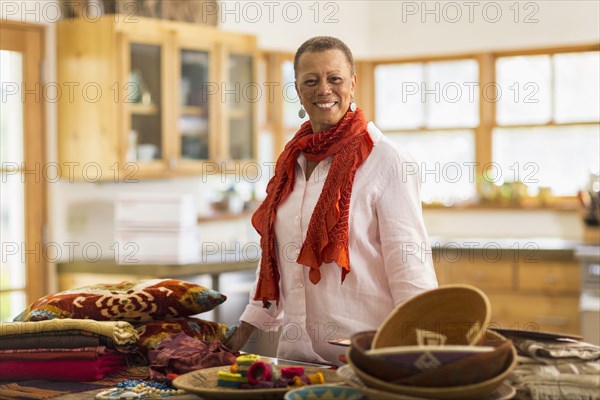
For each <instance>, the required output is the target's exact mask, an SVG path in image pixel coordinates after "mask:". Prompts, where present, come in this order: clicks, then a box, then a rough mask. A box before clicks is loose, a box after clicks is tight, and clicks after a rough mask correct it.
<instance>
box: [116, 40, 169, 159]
mask: <svg viewBox="0 0 600 400" xmlns="http://www.w3.org/2000/svg"><path fill="white" fill-rule="evenodd" d="M129 53H130V54H129V55H130V65H131V68H130V71H129V76H128V82H127V85H126V89H127V91H126V99H125V101H126V102H127V103H129V109H130V111H131V125H130V126H131V130H130V131H129V137H128V139H129V143H128V151H127V156H126V158H127V161H140V162H149V161H153V160H159V159H162V158H163V157H164V143H163V135H162V122H163V121H162V119H163V115H162V108H161V99H162V88H161V82H162V80H161V75H162V71H161V59H162V56H163V55H162V47H161V46H160V45H155V44H140V43H131V44H130V46H129Z"/></svg>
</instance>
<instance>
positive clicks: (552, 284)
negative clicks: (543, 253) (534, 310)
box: [517, 261, 581, 293]
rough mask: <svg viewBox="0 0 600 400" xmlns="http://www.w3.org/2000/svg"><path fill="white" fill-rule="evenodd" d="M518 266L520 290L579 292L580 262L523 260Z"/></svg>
mask: <svg viewBox="0 0 600 400" xmlns="http://www.w3.org/2000/svg"><path fill="white" fill-rule="evenodd" d="M517 268H518V274H517V276H518V288H519V290H527V291H529V290H530V291H536V292H547V293H561V292H563V293H579V288H580V286H581V284H580V281H581V277H580V271H579V264H577V263H575V262H568V261H540V262H538V263H524V262H521V263H519V264H518V266H517Z"/></svg>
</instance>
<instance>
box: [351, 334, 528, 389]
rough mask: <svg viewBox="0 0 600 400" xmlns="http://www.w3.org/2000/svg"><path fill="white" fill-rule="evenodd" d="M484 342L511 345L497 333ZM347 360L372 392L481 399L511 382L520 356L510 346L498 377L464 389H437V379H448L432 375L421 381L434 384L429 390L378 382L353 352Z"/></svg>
mask: <svg viewBox="0 0 600 400" xmlns="http://www.w3.org/2000/svg"><path fill="white" fill-rule="evenodd" d="M483 341H484V343H485V344H486V345H496V346H497V347H501V346H506V345H507V344H510V341H507V340H506V338H504V337H502V336H501V335H499V334H497V333H495V332H493V331H487V332H486V334H485V338H484V339H483ZM347 360H348V365H350V366H351V367H352V369H353V370H354V372H355V373H356V375H357V376H358V377H359V378H360V379H361V380H362V381H363V382H364V384H365V385H366V386H368V387H370V388H374V389H378V390H382V391H384V392H388V393H396V394H400V395H405V396H415V397H423V398H428V399H481V398H485V397H486V396H488V395H489V394H491V393H492V392H494V391H495V390H496V389H497V388H498V387H499V386H500V385H501V384H502V382H503V381H504V380H505V379H506V378H508V376H509V375H510V373H511V372H512V370H513V369H514V368H515V367H516V366H517V352H516V350H515V348H514V346H512V345H510V347H509V351H508V354H507V357H506V360H505V362H504V364H503V365H502V367H501V368H500V370H499V372H498V373H497V374H495V375H494V376H492V377H490V378H488V379H485V380H483V381H480V382H477V383H473V384H468V385H460V386H436V383H437V382H436V381H435V380H436V378H441V379H445V378H446V377H445V376H438V377H436V375H435V373H433V374H430V375H429V376H421V377H420V378H423V377H426V378H428V379H429V380H430V385H429V386H414V385H409V384H398V383H392V382H389V381H385V380H382V379H379V378H376V377H374V376H372V375H370V374H368V373H366V372H365V371H363V370H362V369H360V368H359V367H358V366H357V365H356V364H355V363H354V360H353V358H352V356H351V353H350V349H349V350H348V352H347ZM470 368H471V369H477V368H478V365H477V364H475V365H472V366H471V367H470ZM442 370H443V368H442V369H440V370H439V372H440V375H447V374H446V373H443V372H441V371H442ZM446 372H447V371H446ZM461 373H462V371H457V376H459V375H460V374H461ZM415 377H417V375H413V376H411V377H409V378H408V379H409V380H410V379H413V378H415ZM421 383H423V382H421Z"/></svg>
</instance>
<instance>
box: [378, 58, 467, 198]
mask: <svg viewBox="0 0 600 400" xmlns="http://www.w3.org/2000/svg"><path fill="white" fill-rule="evenodd" d="M478 84H479V66H478V63H477V61H476V60H472V59H464V60H454V61H435V62H425V63H399V64H380V65H377V66H376V67H375V120H376V124H377V126H378V127H379V128H380V129H382V130H383V131H384V132H385V133H386V134H387V135H388V136H389V137H390V138H391V139H392V140H393V141H394V142H396V143H397V145H398V147H399V148H401V149H405V150H406V151H407V152H408V153H409V154H410V155H412V157H413V158H415V160H416V162H417V163H418V165H419V167H420V169H421V178H422V182H423V185H422V193H421V195H422V199H423V201H424V202H426V203H441V204H444V205H452V204H454V203H455V202H462V201H466V200H471V199H473V198H474V197H475V194H476V191H475V179H474V177H475V174H474V164H475V130H474V128H476V127H477V126H478V124H479V89H478Z"/></svg>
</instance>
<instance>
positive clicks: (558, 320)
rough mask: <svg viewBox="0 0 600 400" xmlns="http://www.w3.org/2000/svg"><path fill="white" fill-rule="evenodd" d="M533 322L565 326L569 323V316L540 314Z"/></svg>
mask: <svg viewBox="0 0 600 400" xmlns="http://www.w3.org/2000/svg"><path fill="white" fill-rule="evenodd" d="M535 323H536V324H538V325H556V326H566V325H568V324H569V318H567V317H557V316H553V315H548V316H540V317H537V318H536V319H535Z"/></svg>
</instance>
